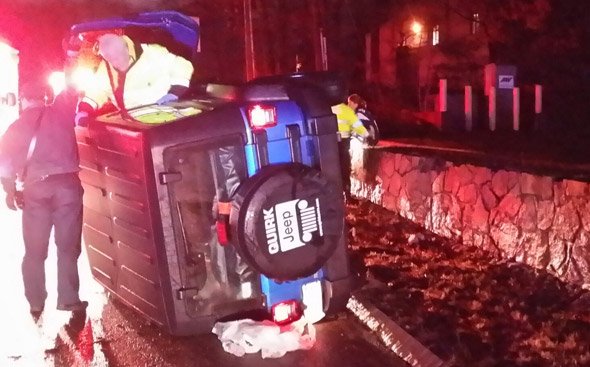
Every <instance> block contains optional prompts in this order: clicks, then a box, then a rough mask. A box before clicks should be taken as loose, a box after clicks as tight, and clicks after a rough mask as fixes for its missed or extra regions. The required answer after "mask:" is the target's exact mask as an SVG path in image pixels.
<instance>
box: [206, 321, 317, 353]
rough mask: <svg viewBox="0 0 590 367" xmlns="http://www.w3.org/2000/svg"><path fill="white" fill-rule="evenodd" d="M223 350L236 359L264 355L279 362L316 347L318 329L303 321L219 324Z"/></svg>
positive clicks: (217, 330) (218, 329)
mask: <svg viewBox="0 0 590 367" xmlns="http://www.w3.org/2000/svg"><path fill="white" fill-rule="evenodd" d="M212 331H213V333H214V334H215V335H217V337H218V338H219V340H220V341H221V344H222V346H223V349H224V350H225V351H226V352H228V353H231V354H233V355H235V356H238V357H242V356H244V355H245V354H252V353H258V352H261V354H262V358H280V357H282V356H284V355H285V354H286V353H287V352H291V351H294V350H299V349H306V350H307V349H310V348H311V347H313V345H314V343H315V337H316V335H315V327H314V326H313V325H312V324H311V323H309V322H307V321H306V319H305V317H302V318H301V319H300V320H299V321H296V322H294V323H292V324H290V325H286V326H282V327H281V326H278V325H277V324H275V323H273V322H271V321H253V320H250V319H245V320H238V321H229V322H218V323H216V324H215V326H214V327H213V330H212Z"/></svg>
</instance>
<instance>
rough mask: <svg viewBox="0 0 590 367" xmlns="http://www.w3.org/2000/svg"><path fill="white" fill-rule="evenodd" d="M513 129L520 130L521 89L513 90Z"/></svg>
mask: <svg viewBox="0 0 590 367" xmlns="http://www.w3.org/2000/svg"><path fill="white" fill-rule="evenodd" d="M512 128H513V129H514V131H518V130H520V88H518V87H515V88H513V89H512Z"/></svg>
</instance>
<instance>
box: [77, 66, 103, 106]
mask: <svg viewBox="0 0 590 367" xmlns="http://www.w3.org/2000/svg"><path fill="white" fill-rule="evenodd" d="M111 94H112V88H111V84H110V81H109V74H108V72H107V64H106V62H105V61H102V62H101V63H100V65H99V66H98V69H97V70H96V72H95V73H94V78H93V81H92V83H90V85H89V86H88V88H87V89H86V90H85V91H84V97H82V99H81V101H80V103H79V104H78V110H77V111H78V113H80V112H82V113H85V114H86V115H87V116H88V115H92V114H93V113H94V112H96V111H97V110H98V109H100V108H101V107H102V106H104V105H105V104H106V103H107V102H108V100H109V97H110V95H111Z"/></svg>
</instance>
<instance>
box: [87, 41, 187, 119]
mask: <svg viewBox="0 0 590 367" xmlns="http://www.w3.org/2000/svg"><path fill="white" fill-rule="evenodd" d="M132 49H133V46H132V44H131V45H130V50H132ZM141 49H142V53H141V55H140V56H139V58H137V59H136V60H135V61H134V63H133V64H132V65H131V67H130V68H129V70H127V72H126V73H125V75H124V78H122V77H121V76H122V74H121V73H120V72H118V71H117V70H115V69H114V68H113V67H112V66H110V65H108V64H107V62H106V61H104V60H103V61H102V62H101V63H100V65H99V67H98V69H97V70H96V73H95V74H94V78H95V79H94V80H93V83H92V85H90V86H89V87H88V89H87V90H86V91H85V96H84V98H83V99H82V102H86V103H88V104H89V105H90V106H91V107H92V108H94V109H98V108H100V107H102V106H103V105H104V104H105V103H106V102H107V101H108V100H111V102H113V104H115V105H116V106H117V107H119V108H123V107H125V108H126V109H131V108H134V107H138V106H145V105H150V104H154V103H156V102H157V101H158V100H159V99H160V98H161V97H162V96H164V95H166V94H167V93H168V92H169V91H170V88H171V86H173V85H180V86H184V87H188V86H189V83H190V79H191V76H192V73H193V65H192V64H191V63H190V62H189V61H188V60H186V59H184V58H182V57H180V56H176V55H174V54H173V53H171V52H169V51H168V50H167V49H166V48H165V47H162V46H160V45H156V44H141ZM131 56H132V59H135V55H134V52H133V54H132V55H131ZM121 82H123V83H124V86H123V95H122V98H123V99H122V101H123V104H124V106H120V104H121V103H120V98H116V97H115V93H114V90H115V89H117V88H118V87H119V85H118V84H119V83H121ZM118 99H119V101H118Z"/></svg>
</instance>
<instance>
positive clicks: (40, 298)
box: [22, 184, 52, 312]
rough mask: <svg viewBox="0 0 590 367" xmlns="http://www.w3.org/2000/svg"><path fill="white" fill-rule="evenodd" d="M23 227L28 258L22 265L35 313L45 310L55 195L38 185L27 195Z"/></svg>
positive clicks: (30, 303) (26, 191)
mask: <svg viewBox="0 0 590 367" xmlns="http://www.w3.org/2000/svg"><path fill="white" fill-rule="evenodd" d="M24 198H25V204H24V205H25V206H24V208H23V216H22V225H23V228H22V230H23V240H24V243H25V256H24V258H23V262H22V274H23V283H24V286H25V297H26V298H27V301H29V305H30V306H31V311H36V312H38V311H41V310H42V309H43V307H44V306H45V299H46V298H47V290H46V288H45V259H47V248H48V246H49V235H50V234H51V226H52V216H51V192H50V191H47V190H45V189H44V188H43V187H42V185H40V184H36V185H35V186H33V187H31V188H30V189H29V188H27V189H26V190H25V193H24Z"/></svg>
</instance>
